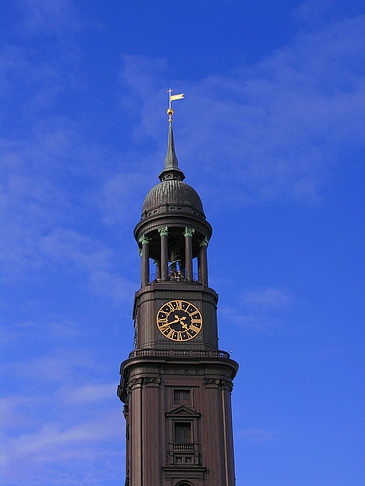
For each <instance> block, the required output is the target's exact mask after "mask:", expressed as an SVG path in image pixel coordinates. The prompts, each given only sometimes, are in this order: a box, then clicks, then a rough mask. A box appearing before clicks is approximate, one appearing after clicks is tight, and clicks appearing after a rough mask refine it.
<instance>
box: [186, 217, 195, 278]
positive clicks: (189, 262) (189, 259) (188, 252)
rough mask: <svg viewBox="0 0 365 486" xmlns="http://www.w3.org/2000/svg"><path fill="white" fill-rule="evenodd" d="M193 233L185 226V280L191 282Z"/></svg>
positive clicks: (193, 231)
mask: <svg viewBox="0 0 365 486" xmlns="http://www.w3.org/2000/svg"><path fill="white" fill-rule="evenodd" d="M194 233H195V229H193V228H189V227H188V226H186V228H185V233H184V237H185V268H186V280H189V281H192V280H193V242H192V238H193V234H194Z"/></svg>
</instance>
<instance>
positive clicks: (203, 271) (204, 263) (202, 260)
mask: <svg viewBox="0 0 365 486" xmlns="http://www.w3.org/2000/svg"><path fill="white" fill-rule="evenodd" d="M208 243H209V240H208V238H207V237H205V238H204V240H202V241H201V242H200V255H199V281H200V282H201V283H202V284H203V285H208V258H207V248H208Z"/></svg>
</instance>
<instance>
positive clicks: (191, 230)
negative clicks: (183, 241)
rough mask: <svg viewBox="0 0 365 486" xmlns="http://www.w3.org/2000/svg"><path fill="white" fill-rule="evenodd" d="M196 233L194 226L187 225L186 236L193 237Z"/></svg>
mask: <svg viewBox="0 0 365 486" xmlns="http://www.w3.org/2000/svg"><path fill="white" fill-rule="evenodd" d="M194 233H195V229H194V228H190V227H189V226H185V233H184V236H185V237H186V236H188V237H189V238H192V236H193V234H194Z"/></svg>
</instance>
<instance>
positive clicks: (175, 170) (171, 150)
mask: <svg viewBox="0 0 365 486" xmlns="http://www.w3.org/2000/svg"><path fill="white" fill-rule="evenodd" d="M167 92H168V94H169V107H168V110H167V114H168V115H169V136H168V142H167V154H166V158H165V168H164V170H163V171H162V172H161V174H160V175H159V178H160V180H161V181H162V180H166V179H178V180H183V179H185V176H184V173H183V172H182V170H181V169H179V166H178V161H177V157H176V153H175V144H174V134H173V131H172V115H173V113H174V110H173V109H172V108H171V101H174V100H181V99H183V98H184V94H183V93H181V94H178V95H172V94H171V93H172V89H169V90H168V91H167Z"/></svg>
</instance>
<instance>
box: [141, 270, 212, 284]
mask: <svg viewBox="0 0 365 486" xmlns="http://www.w3.org/2000/svg"><path fill="white" fill-rule="evenodd" d="M167 280H168V281H169V282H188V279H187V278H186V277H185V275H184V274H183V273H181V272H176V273H174V272H169V274H168V277H167ZM158 282H164V281H163V280H161V278H157V274H156V273H152V274H151V275H150V283H158ZM189 282H191V283H193V284H201V283H203V278H202V276H201V275H199V274H197V273H193V279H192V280H189Z"/></svg>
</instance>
